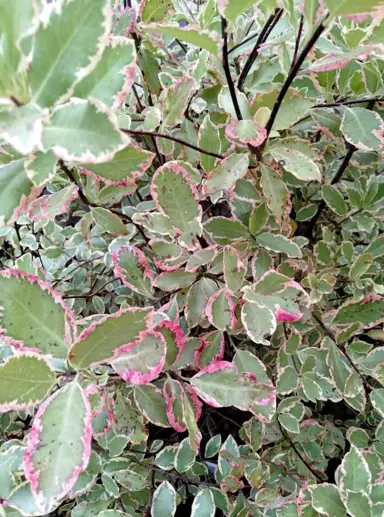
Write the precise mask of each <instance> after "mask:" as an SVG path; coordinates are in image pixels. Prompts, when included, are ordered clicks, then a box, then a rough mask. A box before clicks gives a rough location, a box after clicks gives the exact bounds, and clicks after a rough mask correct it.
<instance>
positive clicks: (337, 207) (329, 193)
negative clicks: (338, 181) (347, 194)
mask: <svg viewBox="0 0 384 517" xmlns="http://www.w3.org/2000/svg"><path fill="white" fill-rule="evenodd" d="M323 199H324V201H325V202H326V203H327V205H328V206H329V208H330V209H331V210H333V211H334V212H336V214H338V215H345V214H346V213H347V212H348V205H347V203H346V202H345V200H344V198H343V195H342V194H341V192H340V190H339V189H338V188H337V187H334V186H332V185H323Z"/></svg>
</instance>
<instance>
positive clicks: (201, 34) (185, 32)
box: [144, 23, 220, 55]
mask: <svg viewBox="0 0 384 517" xmlns="http://www.w3.org/2000/svg"><path fill="white" fill-rule="evenodd" d="M144 30H146V31H148V32H160V33H161V34H164V36H169V37H171V38H175V39H176V38H178V39H180V40H181V41H185V42H186V43H189V44H190V45H194V46H195V47H198V48H200V49H204V50H208V52H210V53H211V54H214V55H218V54H219V52H220V38H219V35H218V34H217V32H215V31H205V30H201V29H200V28H199V27H196V26H193V25H188V26H187V27H179V26H178V25H170V24H169V25H162V24H160V23H156V24H155V23H154V24H151V25H147V26H144Z"/></svg>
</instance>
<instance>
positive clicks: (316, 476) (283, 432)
mask: <svg viewBox="0 0 384 517" xmlns="http://www.w3.org/2000/svg"><path fill="white" fill-rule="evenodd" d="M276 421H277V424H278V426H279V428H280V432H281V434H282V435H283V437H284V438H285V439H286V440H288V441H289V443H290V445H291V447H292V449H293V450H294V451H295V453H296V455H297V456H298V457H299V458H300V459H301V461H302V462H303V463H304V465H305V466H306V467H307V469H308V470H309V471H310V472H311V473H312V474H313V475H314V476H315V478H316V479H317V480H318V481H320V483H324V481H325V480H324V479H323V478H322V477H321V476H320V475H319V474H318V473H317V472H316V471H315V470H314V469H313V468H312V467H311V465H310V464H309V463H308V462H307V461H306V460H305V458H304V457H303V455H302V454H301V453H300V452H299V451H298V449H297V447H296V445H295V444H294V442H293V441H292V440H291V437H290V436H289V435H288V434H287V433H286V432H285V430H284V429H283V426H282V425H281V424H280V422H279V419H277V420H276Z"/></svg>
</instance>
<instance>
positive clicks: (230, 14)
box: [217, 0, 254, 23]
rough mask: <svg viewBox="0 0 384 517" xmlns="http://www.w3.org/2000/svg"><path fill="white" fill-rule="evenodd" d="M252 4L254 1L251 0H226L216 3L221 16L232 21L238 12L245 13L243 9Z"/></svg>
mask: <svg viewBox="0 0 384 517" xmlns="http://www.w3.org/2000/svg"><path fill="white" fill-rule="evenodd" d="M253 5H254V2H252V0H227V1H225V2H218V3H217V7H218V9H219V12H220V14H221V16H223V17H224V18H226V19H227V20H228V21H230V22H233V23H234V22H235V21H236V19H237V17H238V16H239V15H240V14H245V11H247V10H248V9H249V8H250V7H252V6H253Z"/></svg>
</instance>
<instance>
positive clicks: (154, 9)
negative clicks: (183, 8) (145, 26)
mask: <svg viewBox="0 0 384 517" xmlns="http://www.w3.org/2000/svg"><path fill="white" fill-rule="evenodd" d="M172 10H173V3H172V2H170V1H167V0H143V2H142V3H141V5H140V16H141V20H142V21H143V22H144V23H148V22H159V21H161V20H163V19H164V18H165V17H166V16H167V15H168V14H169V13H170V12H172Z"/></svg>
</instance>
